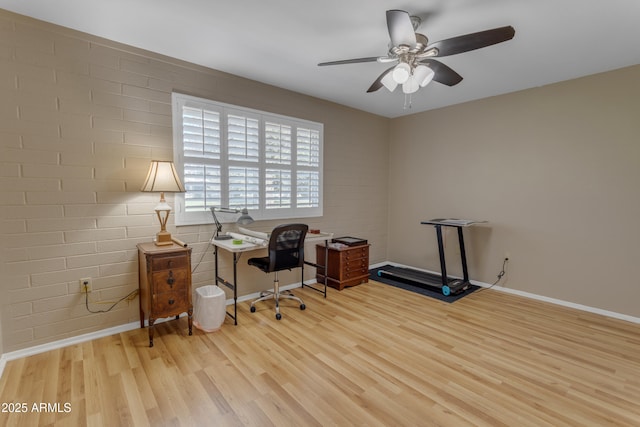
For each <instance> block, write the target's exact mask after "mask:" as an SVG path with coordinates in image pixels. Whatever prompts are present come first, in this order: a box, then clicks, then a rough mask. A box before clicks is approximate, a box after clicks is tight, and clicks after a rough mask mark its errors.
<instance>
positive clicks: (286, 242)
mask: <svg viewBox="0 0 640 427" xmlns="http://www.w3.org/2000/svg"><path fill="white" fill-rule="evenodd" d="M307 230H309V226H308V225H307V224H283V225H279V226H277V227H276V228H274V229H273V231H272V232H271V237H270V238H269V271H279V270H288V269H291V268H297V267H302V265H303V264H304V238H305V236H306V235H307Z"/></svg>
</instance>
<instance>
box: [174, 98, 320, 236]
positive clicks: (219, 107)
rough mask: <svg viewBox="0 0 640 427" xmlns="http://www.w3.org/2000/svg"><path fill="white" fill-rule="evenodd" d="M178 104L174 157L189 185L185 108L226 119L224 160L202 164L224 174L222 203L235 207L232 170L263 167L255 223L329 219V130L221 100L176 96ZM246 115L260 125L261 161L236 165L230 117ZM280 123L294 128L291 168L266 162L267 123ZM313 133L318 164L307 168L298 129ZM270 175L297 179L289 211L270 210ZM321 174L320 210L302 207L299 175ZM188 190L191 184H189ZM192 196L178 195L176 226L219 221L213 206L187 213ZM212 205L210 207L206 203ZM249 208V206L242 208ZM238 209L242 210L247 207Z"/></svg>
mask: <svg viewBox="0 0 640 427" xmlns="http://www.w3.org/2000/svg"><path fill="white" fill-rule="evenodd" d="M171 104H172V113H173V114H172V115H173V118H172V121H173V155H174V164H175V166H176V170H177V171H178V174H179V175H180V178H181V179H182V180H183V183H185V154H184V140H183V107H188V108H196V109H202V110H207V111H211V112H216V113H218V114H219V115H220V116H219V117H220V120H219V123H220V135H219V139H220V145H221V147H220V159H219V160H215V159H204V158H203V159H201V160H200V163H201V164H203V165H204V164H207V165H219V167H220V174H221V182H220V186H221V199H222V202H221V203H220V206H222V207H232V208H233V207H234V206H229V174H228V171H229V168H230V167H233V166H241V165H246V166H251V167H254V166H255V167H257V168H258V170H259V197H258V198H259V207H258V208H257V209H256V208H251V207H249V208H248V209H249V214H250V215H251V216H252V217H253V219H254V220H269V219H289V218H311V217H320V216H322V214H323V187H324V185H323V175H324V174H323V170H324V163H323V160H324V157H323V155H324V153H323V151H324V149H323V148H324V147H323V146H324V125H323V124H322V123H318V122H312V121H309V120H303V119H299V118H295V117H288V116H283V115H279V114H273V113H269V112H266V111H259V110H255V109H251V108H246V107H241V106H237V105H231V104H226V103H222V102H218V101H212V100H209V99H205V98H199V97H195V96H191V95H185V94H181V93H177V92H173V93H172V94H171ZM230 114H231V115H240V116H243V117H248V118H252V119H257V120H258V129H259V137H258V141H259V144H258V151H259V154H258V161H257V162H250V161H238V160H230V159H229V152H228V146H227V118H228V116H229V115H230ZM267 122H269V123H275V124H278V125H280V126H290V127H291V161H290V164H289V165H286V164H284V165H283V164H279V163H271V162H268V161H267V159H266V145H267V144H266V134H267V132H266V123H267ZM299 129H303V130H310V131H311V132H312V133H313V132H317V133H318V165H317V166H306V165H300V164H298V159H297V148H298V130H299ZM192 160H193V159H191V160H190V163H197V162H198V161H195V162H194V161H192ZM267 170H284V171H289V172H290V175H291V193H290V200H291V207H288V208H281V207H279V208H267V206H266V203H267V198H266V195H267V191H266V187H267V185H266V172H267ZM306 172H311V173H317V176H318V206H314V207H298V206H297V203H298V194H297V192H296V190H297V188H298V187H297V175H298V173H306ZM185 186H186V183H185ZM185 194H186V193H176V195H175V199H174V203H175V207H174V211H175V215H174V218H175V224H176V226H182V225H199V224H211V223H212V222H213V218H212V216H211V212H210V210H209V207H210V206H211V205H207V206H206V208H205V209H203V210H198V211H189V212H188V211H187V210H186V208H185V200H186V197H185ZM205 203H206V202H205ZM242 207H244V206H242ZM242 207H240V206H238V208H242ZM217 216H218V219H219V220H220V222H223V223H224V222H233V221H235V219H236V218H235V217H236V216H235V215H225V214H222V215H217Z"/></svg>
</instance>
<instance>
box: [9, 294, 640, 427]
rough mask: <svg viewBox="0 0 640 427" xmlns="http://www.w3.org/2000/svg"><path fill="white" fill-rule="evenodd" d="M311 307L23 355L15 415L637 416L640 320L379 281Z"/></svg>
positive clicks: (477, 422)
mask: <svg viewBox="0 0 640 427" xmlns="http://www.w3.org/2000/svg"><path fill="white" fill-rule="evenodd" d="M295 293H296V294H297V295H299V296H301V297H302V298H303V299H304V300H305V304H306V306H307V309H306V310H304V311H301V310H299V308H298V307H297V305H295V304H291V305H288V304H286V303H283V305H282V308H281V310H282V316H283V317H282V320H280V321H277V320H276V319H275V318H274V311H273V307H272V305H271V304H270V303H263V304H260V305H259V306H258V310H257V312H256V313H250V312H249V303H248V302H246V303H242V304H240V305H239V313H238V314H239V324H238V325H237V326H234V325H233V323H232V321H231V320H230V319H226V320H225V324H224V325H223V327H222V328H221V329H220V330H219V331H217V332H213V333H204V332H202V331H200V330H198V329H194V335H193V336H188V334H187V321H186V319H184V318H181V319H179V320H171V321H168V322H165V323H162V324H158V325H157V326H156V333H155V339H154V343H155V346H154V347H153V348H149V347H148V335H147V330H146V329H138V330H134V331H129V332H124V333H121V334H117V335H114V336H111V337H106V338H101V339H97V340H94V341H92V342H87V343H82V344H77V345H74V346H70V347H67V348H64V349H58V350H52V351H50V352H47V353H43V354H39V355H35V356H31V357H27V358H24V359H20V360H14V361H10V362H8V363H7V365H6V367H5V370H4V374H3V376H2V378H1V379H0V396H1V399H0V401H2V402H7V403H8V402H26V403H28V404H29V405H31V404H33V403H34V402H36V403H39V402H44V403H56V402H57V403H60V404H64V403H70V404H71V412H70V413H37V412H28V413H22V414H19V413H2V414H0V426H5V425H12V426H13V425H15V426H31V425H95V426H103V425H136V426H137V425H185V426H187V425H221V426H265V425H266V426H268V425H283V424H284V425H294V424H295V425H371V426H386V425H426V426H430V425H434V426H436V425H437V426H456V427H457V426H467V425H468V426H492V427H493V426H513V425H518V426H554V427H555V426H572V425H603V426H604V425H615V426H637V425H640V325H637V324H632V323H629V322H625V321H622V320H617V319H611V318H607V317H604V316H600V315H596V314H591V313H585V312H582V311H578V310H574V309H570V308H565V307H559V306H556V305H552V304H548V303H544V302H540V301H534V300H529V299H525V298H522V297H519V296H515V295H509V294H506V293H501V292H497V291H494V290H481V291H477V292H475V293H473V294H471V295H469V296H467V297H465V298H463V299H461V300H459V301H457V302H455V303H453V304H447V303H443V302H441V301H437V300H433V299H430V298H427V297H424V296H421V295H417V294H413V293H410V292H407V291H404V290H401V289H397V288H393V287H390V286H386V285H383V284H380V283H377V282H369V283H367V284H362V285H359V286H356V287H352V288H347V289H344V290H343V291H336V290H334V289H329V290H328V296H327V298H326V299H324V298H322V296H321V295H320V294H318V293H317V292H314V291H312V290H309V289H298V290H296V292H295Z"/></svg>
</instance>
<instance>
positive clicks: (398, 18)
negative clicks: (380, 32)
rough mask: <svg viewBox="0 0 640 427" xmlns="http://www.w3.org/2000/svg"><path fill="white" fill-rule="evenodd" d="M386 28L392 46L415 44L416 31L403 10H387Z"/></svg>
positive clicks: (411, 45)
mask: <svg viewBox="0 0 640 427" xmlns="http://www.w3.org/2000/svg"><path fill="white" fill-rule="evenodd" d="M387 29H388V30H389V38H391V44H392V45H393V46H400V45H407V46H410V47H413V46H415V45H416V33H415V31H414V30H413V25H412V24H411V18H410V17H409V14H408V13H407V12H405V11H404V10H387Z"/></svg>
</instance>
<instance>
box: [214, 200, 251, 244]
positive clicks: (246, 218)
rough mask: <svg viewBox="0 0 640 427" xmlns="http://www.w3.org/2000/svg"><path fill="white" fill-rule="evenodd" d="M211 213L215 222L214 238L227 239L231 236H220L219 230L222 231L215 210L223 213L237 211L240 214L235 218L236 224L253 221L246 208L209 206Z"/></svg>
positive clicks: (245, 223)
mask: <svg viewBox="0 0 640 427" xmlns="http://www.w3.org/2000/svg"><path fill="white" fill-rule="evenodd" d="M210 209H211V215H213V221H214V222H215V223H216V235H215V236H214V240H228V239H231V238H232V237H231V236H229V235H222V236H220V232H221V231H222V224H220V221H218V217H217V216H216V212H223V213H233V214H235V213H239V214H240V216H239V217H238V219H237V220H236V224H240V225H247V224H251V223H252V222H253V218H251V216H250V215H249V211H248V210H247V208H244V209H230V208H219V207H211V208H210Z"/></svg>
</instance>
